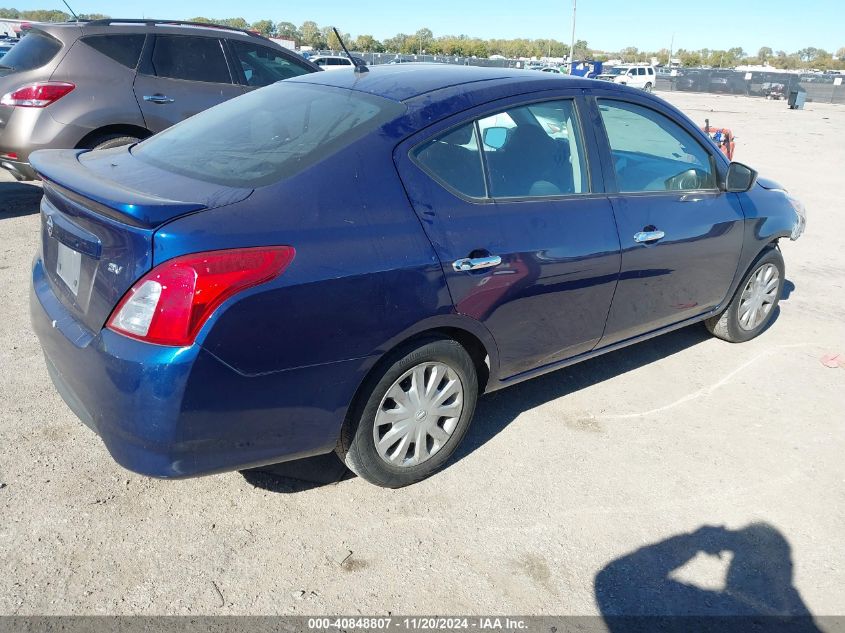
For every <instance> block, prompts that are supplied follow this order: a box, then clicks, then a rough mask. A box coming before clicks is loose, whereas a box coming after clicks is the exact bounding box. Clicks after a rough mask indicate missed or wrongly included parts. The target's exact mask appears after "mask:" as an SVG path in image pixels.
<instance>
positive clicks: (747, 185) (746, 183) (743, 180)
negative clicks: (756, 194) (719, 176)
mask: <svg viewBox="0 0 845 633" xmlns="http://www.w3.org/2000/svg"><path fill="white" fill-rule="evenodd" d="M755 182H757V172H756V171H754V170H753V169H751V167H749V166H748V165H743V164H742V163H731V164H730V165H728V177H727V178H725V191H727V192H729V193H743V192H745V191H748V190H749V189H751V187H753V186H754V183H755Z"/></svg>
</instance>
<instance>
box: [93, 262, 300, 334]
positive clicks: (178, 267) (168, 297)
mask: <svg viewBox="0 0 845 633" xmlns="http://www.w3.org/2000/svg"><path fill="white" fill-rule="evenodd" d="M294 255H296V251H295V250H294V248H293V247H292V246H271V247H259V248H238V249H232V250H224V251H208V252H205V253H194V254H191V255H183V256H182V257H176V258H174V259H171V260H169V261H166V262H164V263H163V264H160V265H158V266H156V267H155V268H153V269H152V270H151V271H150V272H148V273H147V274H146V275H144V276H143V277H141V279H139V280H138V281H137V282H136V283H135V285H134V286H132V288H130V289H129V291H128V292H127V293H126V295H124V297H123V299H121V300H120V303H118V304H117V307H116V308H115V309H114V312H112V315H111V317H109V320H108V322H107V324H106V327H108V328H109V329H110V330H113V331H114V332H117V333H118V334H123V335H125V336H129V337H132V338H136V339H139V340H141V341H146V342H148V343H156V344H158V345H175V346H177V347H182V346H185V345H192V344H193V342H194V339H195V338H196V336H197V333H198V332H199V330H200V328H202V326H203V324H204V323H205V322H206V320H207V319H208V317H209V316H211V313H212V312H214V310H215V309H216V308H217V307H218V306H219V305H220V304H222V303H223V302H224V301H226V300H227V299H229V298H230V297H232V296H233V295H235V294H237V293H239V292H241V291H243V290H246V289H247V288H251V287H253V286H257V285H258V284H262V283H264V282H266V281H270V280H271V279H274V278H276V277H278V276H279V275H281V274H282V273H283V272H284V271H285V269H286V268H287V267H288V266H289V265H290V263H291V262H292V261H293V258H294Z"/></svg>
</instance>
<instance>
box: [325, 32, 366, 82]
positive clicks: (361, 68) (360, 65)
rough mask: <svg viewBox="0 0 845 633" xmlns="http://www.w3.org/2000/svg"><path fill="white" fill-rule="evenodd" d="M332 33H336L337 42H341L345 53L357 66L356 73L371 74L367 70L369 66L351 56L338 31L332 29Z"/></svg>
mask: <svg viewBox="0 0 845 633" xmlns="http://www.w3.org/2000/svg"><path fill="white" fill-rule="evenodd" d="M332 31H334V35H335V37H336V38H337V41H338V42H340V46H341V48H343V52H344V53H346V56H347V57H348V58H349V61H351V62H352V65H353V66H355V72H356V73H368V72H370V69H369V68H367V65H366V64H365V63H363V62H357V61H355V58H354V57H352V55H350V53H349V49H348V48H346V44H344V43H343V38H342V37H341V36H340V33H338V32H337V29H336V28H335V27H332Z"/></svg>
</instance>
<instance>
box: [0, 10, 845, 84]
mask: <svg viewBox="0 0 845 633" xmlns="http://www.w3.org/2000/svg"><path fill="white" fill-rule="evenodd" d="M79 17H80V19H92V20H93V19H98V18H106V17H108V16H105V15H101V14H80V15H79ZM2 18H13V19H22V20H32V21H36V22H64V21H67V20H69V19H71V16H70V15H69V14H68V13H65V12H64V11H58V10H48V9H35V10H31V11H18V10H17V9H3V8H0V19H2ZM191 21H193V22H204V23H209V24H210V23H214V24H222V25H225V26H230V27H233V28H238V29H249V30H253V31H257V32H258V33H261V34H262V35H265V36H267V37H278V38H283V39H290V40H294V41H296V42H297V43H298V44H300V45H302V46H310V47H312V48H315V49H319V50H323V49H331V50H340V42H338V40H337V37H336V36H335V34H334V32H333V31H332V29H331V27H330V26H322V27H321V26H320V25H318V24H317V23H316V22H314V21H312V20H307V21H305V22H303V23H302V24H301V25H299V26H296V25H295V24H294V23H292V22H285V21H280V22H276V21H273V20H269V19H267V20H258V21H256V22H253V23H251V24H250V23H249V22H247V21H246V20H245V19H244V18H241V17H237V18H223V19H210V18H206V17H202V16H199V17H195V18H192V20H191ZM341 37H343V40H344V42H345V43H346V45H347V46H348V47H349V49H350V50H356V51H359V52H365V53H398V54H403V55H415V54H428V55H454V56H462V57H473V56H474V57H489V56H491V55H502V56H503V57H508V58H520V57H568V56H569V44H566V43H564V42H560V41H558V40H555V39H527V38H514V39H482V38H478V37H469V36H467V35H441V36H438V37H435V36H434V33H432V32H431V30H430V29H427V28H422V29H419V30H418V31H416V32H415V33H397V34H396V35H395V36H393V37H390V38H387V39H385V40H382V41H379V40H377V39H376V38H375V37H373V36H372V35H367V34H364V35H358V36H357V37H354V38H353V37H352V36H351V35H350V34H349V33H341ZM574 57H575V58H576V59H585V58H592V59H597V60H599V61H607V60H609V59H621V60H622V61H623V62H627V63H632V62H650V61H651V60H652V59H654V58H656V59H657V60H658V61H659V62H660V63H664V64H665V63H668V62H669V57H670V51H669V50H668V49H665V48H664V49H661V50H658V51H644V50H639V49H638V48H636V47H633V46H629V47H626V48H623V49H621V50H619V51H599V50H594V49H591V48H590V47H589V45H588V44H587V42H586V41H584V40H578V41H577V42H576V43H575V55H574ZM671 57H672V59H677V60H679V61H680V63H681V65H682V66H686V67H696V66H712V67H714V68H717V67H721V68H732V67H735V66H739V65H747V64H768V65H770V66H772V67H774V68H778V69H789V70H791V69H798V68H817V69H819V70H834V69H845V46H843V47H841V48H840V49H839V50H837V51H836V54H835V55H834V54H833V53H830V52H828V51H826V50H824V49H821V48H815V47H812V46H810V47H807V48H802V49H801V50H798V51H795V52H792V53H787V52H786V51H783V50H773V49H772V48H770V47H768V46H763V47H762V48H760V49H759V50H758V51H757V54H756V55H755V54H752V53H748V52H746V51H745V50H743V49H742V47H734V48H729V49H727V50H721V49H709V48H702V49H699V50H687V49H683V48H680V49H678V50H676V51H672V52H671ZM834 57H836V58H837V59H834Z"/></svg>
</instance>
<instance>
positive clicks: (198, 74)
mask: <svg viewBox="0 0 845 633" xmlns="http://www.w3.org/2000/svg"><path fill="white" fill-rule="evenodd" d="M153 70H154V71H155V74H156V75H157V76H158V77H169V78H170V79H189V80H191V81H206V82H210V83H226V84H228V83H232V79H231V77H230V76H229V67H228V66H227V65H226V58H225V57H224V56H223V49H222V48H221V47H220V41H219V40H218V39H216V38H213V37H192V36H188V35H159V36H158V37H156V42H155V50H154V51H153Z"/></svg>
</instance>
